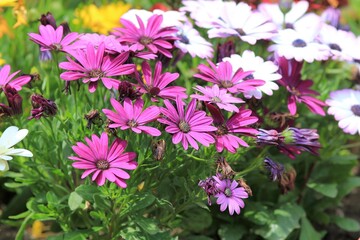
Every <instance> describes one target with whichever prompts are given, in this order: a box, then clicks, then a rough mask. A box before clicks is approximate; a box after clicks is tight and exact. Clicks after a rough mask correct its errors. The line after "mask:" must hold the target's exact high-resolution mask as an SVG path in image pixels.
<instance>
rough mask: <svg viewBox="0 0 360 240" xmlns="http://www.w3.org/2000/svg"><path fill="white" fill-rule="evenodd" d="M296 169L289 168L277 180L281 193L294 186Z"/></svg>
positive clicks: (290, 189)
mask: <svg viewBox="0 0 360 240" xmlns="http://www.w3.org/2000/svg"><path fill="white" fill-rule="evenodd" d="M295 179H296V171H295V169H293V168H291V169H290V170H289V171H287V172H284V173H283V174H282V175H281V178H280V180H279V187H280V190H281V193H282V194H286V193H287V192H289V191H292V190H293V189H294V188H295Z"/></svg>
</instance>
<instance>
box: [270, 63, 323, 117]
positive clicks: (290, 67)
mask: <svg viewBox="0 0 360 240" xmlns="http://www.w3.org/2000/svg"><path fill="white" fill-rule="evenodd" d="M277 62H278V64H279V67H280V68H279V71H280V74H281V75H282V79H280V80H279V83H280V84H281V85H282V86H284V87H286V89H287V90H288V92H289V93H290V96H289V98H288V109H289V111H290V113H291V114H292V115H295V114H296V110H297V107H296V103H297V102H298V103H304V104H305V105H306V106H307V107H308V108H309V109H310V111H311V112H313V113H315V114H319V115H321V116H325V112H324V110H323V107H324V106H326V104H325V103H324V102H322V101H320V100H319V99H316V98H315V97H313V95H319V93H318V92H316V91H314V90H311V89H310V87H311V86H312V85H313V81H312V80H302V79H301V68H302V62H297V61H296V60H294V59H291V60H287V59H286V58H284V57H279V58H278V59H277Z"/></svg>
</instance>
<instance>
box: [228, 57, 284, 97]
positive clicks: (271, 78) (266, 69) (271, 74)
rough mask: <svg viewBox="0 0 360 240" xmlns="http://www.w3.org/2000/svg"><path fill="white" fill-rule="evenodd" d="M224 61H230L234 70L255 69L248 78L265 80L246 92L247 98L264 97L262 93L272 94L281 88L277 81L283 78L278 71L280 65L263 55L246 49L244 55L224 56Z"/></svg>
mask: <svg viewBox="0 0 360 240" xmlns="http://www.w3.org/2000/svg"><path fill="white" fill-rule="evenodd" d="M223 61H224V62H230V63H231V65H232V67H233V71H237V70H238V69H240V68H242V69H243V70H244V71H253V73H252V74H251V75H252V76H248V77H247V79H249V78H253V79H259V80H263V81H265V84H264V85H262V86H259V87H256V89H255V90H249V91H247V92H245V94H244V95H245V97H246V98H251V97H255V98H256V99H260V98H262V93H265V94H267V95H269V96H271V95H272V94H273V90H278V89H279V86H278V85H277V84H276V83H275V81H276V80H279V79H281V75H280V74H279V73H277V71H278V69H279V67H278V66H277V65H275V64H274V63H273V62H271V61H264V59H262V58H261V57H259V56H255V53H254V52H252V51H249V50H246V51H244V52H243V54H242V56H240V55H238V54H232V55H231V56H230V57H227V58H224V59H223Z"/></svg>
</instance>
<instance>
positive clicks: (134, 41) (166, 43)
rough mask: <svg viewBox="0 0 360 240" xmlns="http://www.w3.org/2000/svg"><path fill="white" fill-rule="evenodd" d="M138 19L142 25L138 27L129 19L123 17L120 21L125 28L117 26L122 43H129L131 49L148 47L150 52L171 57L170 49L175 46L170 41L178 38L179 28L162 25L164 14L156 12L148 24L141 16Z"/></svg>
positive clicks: (140, 49)
mask: <svg viewBox="0 0 360 240" xmlns="http://www.w3.org/2000/svg"><path fill="white" fill-rule="evenodd" d="M136 19H137V21H138V23H139V26H140V27H137V26H136V25H135V24H134V23H132V22H131V21H129V20H126V19H123V18H122V19H121V20H120V22H121V24H122V25H123V26H124V28H116V29H115V30H116V31H118V32H119V33H116V32H115V33H114V34H116V35H119V36H120V38H119V41H120V43H127V44H129V45H130V50H131V51H142V50H144V49H145V48H147V49H148V50H149V51H150V52H152V53H154V54H157V53H158V52H159V53H162V54H164V55H165V56H166V57H168V58H171V57H172V55H171V52H170V51H169V50H170V49H172V48H173V44H172V43H171V42H170V41H173V40H176V39H177V38H176V37H175V36H174V34H175V33H176V32H177V29H176V28H174V27H164V28H162V27H161V23H162V22H163V16H162V15H156V14H154V15H153V16H151V17H150V18H149V20H148V22H147V24H146V27H145V24H144V22H143V20H141V18H140V17H139V16H136Z"/></svg>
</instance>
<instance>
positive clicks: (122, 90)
mask: <svg viewBox="0 0 360 240" xmlns="http://www.w3.org/2000/svg"><path fill="white" fill-rule="evenodd" d="M118 89H119V101H120V102H123V101H124V100H125V98H130V99H131V100H136V99H139V98H140V97H141V93H140V92H139V90H137V89H136V90H135V89H134V87H133V85H132V84H131V83H129V82H128V81H122V82H121V83H120V84H119V88H118Z"/></svg>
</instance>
